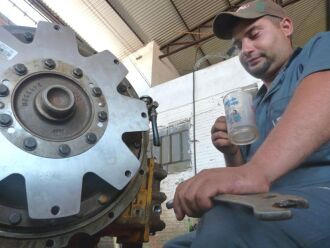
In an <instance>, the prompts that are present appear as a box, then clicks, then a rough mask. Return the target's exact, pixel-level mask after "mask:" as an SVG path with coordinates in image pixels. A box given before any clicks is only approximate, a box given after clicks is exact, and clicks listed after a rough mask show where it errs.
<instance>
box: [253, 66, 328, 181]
mask: <svg viewBox="0 0 330 248" xmlns="http://www.w3.org/2000/svg"><path fill="white" fill-rule="evenodd" d="M329 106H330V72H328V71H327V72H320V73H314V74H312V75H310V76H308V77H307V78H306V79H304V80H303V81H302V83H301V85H300V86H299V87H298V88H297V90H296V92H295V95H294V96H293V98H292V100H291V102H290V104H289V106H288V108H287V109H286V111H285V113H284V114H283V116H282V118H281V120H280V122H279V123H278V124H277V126H276V127H275V128H274V129H273V130H272V132H271V133H270V134H269V136H268V137H267V139H266V140H265V142H264V143H263V145H262V146H261V147H260V148H259V150H258V151H257V152H256V154H255V155H254V156H253V157H252V159H251V161H250V164H251V169H252V170H258V171H259V172H261V173H262V174H263V175H264V176H265V177H266V178H267V180H268V181H269V182H270V183H272V182H273V181H275V180H276V179H277V178H279V177H281V176H282V175H284V174H286V173H287V172H288V171H290V170H292V169H294V168H296V167H297V166H299V164H301V162H303V161H304V159H305V158H306V157H307V156H309V155H310V154H311V153H312V152H313V151H315V150H316V149H317V148H318V147H320V146H321V145H322V144H324V143H326V142H327V141H329V139H330V128H329V126H330V111H329Z"/></svg>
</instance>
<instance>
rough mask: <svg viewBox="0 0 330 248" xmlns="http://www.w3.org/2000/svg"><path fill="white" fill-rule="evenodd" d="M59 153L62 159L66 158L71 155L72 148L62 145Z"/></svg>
mask: <svg viewBox="0 0 330 248" xmlns="http://www.w3.org/2000/svg"><path fill="white" fill-rule="evenodd" d="M58 151H59V153H60V155H61V156H62V157H66V156H68V155H69V154H70V152H71V148H70V146H68V145H67V144H62V145H60V146H59V147H58Z"/></svg>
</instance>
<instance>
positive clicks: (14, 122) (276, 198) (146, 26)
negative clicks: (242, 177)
mask: <svg viewBox="0 0 330 248" xmlns="http://www.w3.org/2000/svg"><path fill="white" fill-rule="evenodd" d="M245 2H247V1H244V0H205V1H199V0H139V1H130V0H65V1H64V0H58V1H54V0H53V1H52V0H1V1H0V25H1V26H0V60H1V63H0V132H1V134H0V150H1V160H0V161H1V162H0V248H15V247H34V248H110V247H118V248H119V247H122V248H129V247H137V248H139V247H150V248H158V247H163V245H164V244H165V243H166V242H167V241H168V240H170V239H172V238H175V237H176V236H178V235H180V234H185V233H189V232H191V231H193V230H195V229H196V226H197V225H198V221H199V219H198V218H191V217H186V218H185V219H184V220H182V221H180V222H179V221H177V220H176V218H175V214H174V212H173V209H172V207H173V205H172V202H171V200H172V199H173V197H174V193H175V188H176V186H177V185H179V184H180V183H181V182H183V181H184V180H186V179H189V178H191V177H192V176H194V175H196V174H197V173H198V172H200V171H202V170H204V169H210V168H215V167H219V166H220V167H221V166H222V167H224V166H225V162H224V158H223V156H222V155H221V154H219V152H218V151H217V150H216V149H215V148H214V147H213V145H212V142H211V139H210V130H211V127H212V124H213V123H214V120H215V119H216V118H217V117H218V116H220V115H224V114H225V110H224V103H223V98H224V96H225V95H226V94H227V93H228V92H230V91H231V90H233V89H242V90H245V91H248V92H250V93H252V94H256V91H257V90H258V88H259V87H260V85H261V84H262V82H261V81H260V80H259V79H256V78H253V77H252V76H250V75H249V74H248V73H246V72H245V71H244V69H243V68H241V66H240V64H239V60H238V58H237V51H236V50H235V49H234V47H233V45H232V42H231V41H230V40H228V41H224V40H219V39H218V38H216V37H215V36H214V34H213V31H212V24H213V20H214V18H215V16H216V15H217V13H219V12H220V11H229V10H235V9H237V8H239V6H241V5H242V4H244V3H245ZM275 2H276V3H278V4H280V5H281V6H283V7H284V8H285V10H286V11H287V12H288V13H289V14H290V16H292V19H293V21H294V23H295V36H294V38H293V41H292V42H293V44H294V46H296V47H298V46H302V45H303V44H304V43H305V42H306V41H307V40H309V39H310V38H311V37H312V36H313V35H314V34H316V33H318V32H324V31H328V30H329V27H330V14H329V13H330V11H329V10H330V1H329V0H315V1H310V0H276V1H275ZM215 201H220V202H230V203H234V204H239V205H243V206H245V207H247V208H249V209H252V210H253V211H252V212H251V214H254V215H255V217H256V218H259V219H264V220H268V221H272V220H277V221H281V220H284V219H288V218H294V215H292V213H291V211H290V208H308V202H307V201H306V200H305V199H303V198H300V197H298V196H294V195H293V196H286V195H279V194H275V193H271V192H270V193H269V194H263V195H252V196H237V195H219V196H217V197H216V198H215Z"/></svg>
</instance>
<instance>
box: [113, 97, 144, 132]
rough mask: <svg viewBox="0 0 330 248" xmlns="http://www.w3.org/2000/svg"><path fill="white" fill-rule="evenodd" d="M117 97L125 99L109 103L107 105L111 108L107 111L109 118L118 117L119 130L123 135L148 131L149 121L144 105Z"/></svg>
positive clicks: (130, 99) (132, 99)
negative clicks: (119, 122)
mask: <svg viewBox="0 0 330 248" xmlns="http://www.w3.org/2000/svg"><path fill="white" fill-rule="evenodd" d="M117 97H118V98H120V97H122V98H125V99H124V100H122V101H116V102H111V101H110V102H109V105H110V106H113V107H112V108H110V109H109V112H110V113H109V115H110V117H109V118H115V117H116V116H117V118H118V116H120V120H121V125H120V130H121V131H122V132H123V133H124V132H134V131H147V130H148V129H149V119H148V110H147V107H146V104H145V103H144V102H143V101H141V100H138V99H135V98H131V97H127V96H122V95H118V96H117ZM119 104H120V105H119ZM128 109H129V112H127V110H128ZM112 116H114V117H112ZM110 124H111V123H110Z"/></svg>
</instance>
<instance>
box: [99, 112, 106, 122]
mask: <svg viewBox="0 0 330 248" xmlns="http://www.w3.org/2000/svg"><path fill="white" fill-rule="evenodd" d="M97 116H98V117H99V121H100V122H105V121H106V120H107V119H108V114H107V112H105V111H100V112H99V113H98V114H97Z"/></svg>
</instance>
